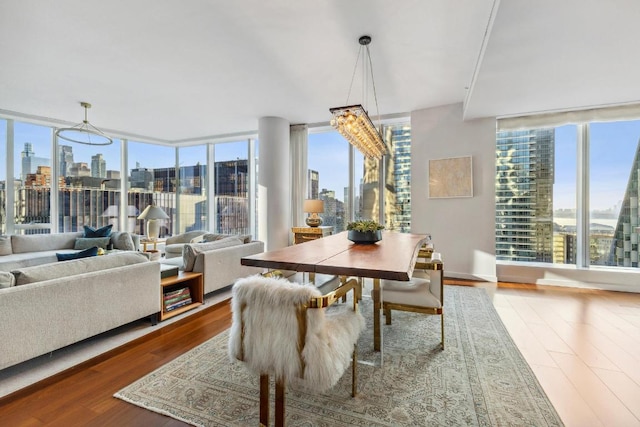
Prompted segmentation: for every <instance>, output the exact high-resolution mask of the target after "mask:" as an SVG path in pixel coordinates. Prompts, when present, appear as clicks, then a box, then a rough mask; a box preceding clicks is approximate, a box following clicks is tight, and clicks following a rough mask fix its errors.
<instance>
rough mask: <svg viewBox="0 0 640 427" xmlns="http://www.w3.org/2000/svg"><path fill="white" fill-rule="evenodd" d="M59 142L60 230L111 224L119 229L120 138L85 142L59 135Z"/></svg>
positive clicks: (65, 230)
mask: <svg viewBox="0 0 640 427" xmlns="http://www.w3.org/2000/svg"><path fill="white" fill-rule="evenodd" d="M57 145H58V148H57V151H58V159H57V162H58V231H60V232H68V231H82V229H83V226H85V225H87V226H91V227H102V226H105V225H107V224H112V227H113V228H112V230H113V231H116V230H119V221H118V219H119V217H120V212H119V208H120V180H121V179H122V176H121V171H120V154H121V153H120V145H121V144H120V140H118V139H114V141H113V143H112V144H110V145H85V144H78V143H74V142H68V141H65V140H63V139H60V138H58V139H57ZM124 179H126V176H125V177H124Z"/></svg>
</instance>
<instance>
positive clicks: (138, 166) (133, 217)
mask: <svg viewBox="0 0 640 427" xmlns="http://www.w3.org/2000/svg"><path fill="white" fill-rule="evenodd" d="M127 152H128V160H129V171H128V173H129V175H128V178H129V186H128V192H127V203H128V209H127V211H128V218H127V221H128V223H127V231H133V232H135V233H137V234H141V235H145V234H146V231H145V222H144V220H139V219H137V217H138V215H139V214H140V213H141V212H143V211H144V209H145V208H146V207H147V206H148V205H156V206H158V207H159V208H161V209H162V210H163V211H164V212H165V213H166V214H167V215H168V216H169V219H161V220H159V221H160V222H161V223H160V235H159V237H164V236H166V235H172V234H174V230H173V224H174V221H175V217H176V166H175V165H176V149H175V148H174V147H166V146H162V145H152V144H145V143H142V142H135V141H129V142H128V143H127Z"/></svg>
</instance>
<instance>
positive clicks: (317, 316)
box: [229, 276, 364, 392]
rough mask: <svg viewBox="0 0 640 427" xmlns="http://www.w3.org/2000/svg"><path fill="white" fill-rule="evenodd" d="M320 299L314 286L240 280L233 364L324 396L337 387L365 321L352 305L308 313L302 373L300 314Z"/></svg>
mask: <svg viewBox="0 0 640 427" xmlns="http://www.w3.org/2000/svg"><path fill="white" fill-rule="evenodd" d="M320 296H322V295H321V293H320V291H318V289H316V288H315V286H313V285H301V284H298V283H292V282H289V281H287V280H286V279H282V278H266V277H262V276H251V277H247V278H244V279H239V280H238V281H236V283H235V285H234V286H233V290H232V300H231V309H232V311H233V324H232V326H231V331H230V335H229V356H230V357H231V359H232V360H235V359H238V360H243V361H244V362H245V363H246V365H247V367H248V368H249V369H250V370H251V371H253V372H254V373H256V374H258V375H262V374H269V375H273V376H275V378H276V379H282V380H284V381H285V382H286V383H287V385H290V386H292V387H294V388H305V389H307V390H313V391H316V392H322V391H325V390H327V389H329V388H331V387H333V386H334V385H335V384H336V382H338V380H339V379H340V377H342V374H343V373H344V371H345V370H346V368H347V367H348V366H349V363H350V361H351V357H352V353H353V348H354V345H355V343H356V342H357V340H358V336H359V335H360V332H361V331H362V329H363V328H364V319H363V318H362V315H361V314H360V313H359V312H355V311H353V308H352V307H351V306H350V305H349V304H342V305H334V306H332V307H330V308H328V309H307V310H306V312H307V326H306V336H305V343H304V348H303V349H302V360H303V361H304V365H305V366H304V372H303V371H302V369H301V360H300V359H301V358H300V354H299V352H298V336H299V333H298V331H299V329H298V317H297V309H298V307H299V306H301V305H304V304H307V303H308V301H309V300H310V299H311V298H314V297H320ZM241 313H243V319H241V318H240V317H241ZM243 325H244V340H243V336H242V332H243V331H242V326H243Z"/></svg>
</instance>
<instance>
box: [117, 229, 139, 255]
mask: <svg viewBox="0 0 640 427" xmlns="http://www.w3.org/2000/svg"><path fill="white" fill-rule="evenodd" d="M111 243H112V244H113V248H114V249H120V250H121V251H135V250H136V245H135V243H133V239H132V238H131V234H129V233H128V232H126V231H120V232H118V231H114V232H113V233H111Z"/></svg>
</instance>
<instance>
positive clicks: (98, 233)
mask: <svg viewBox="0 0 640 427" xmlns="http://www.w3.org/2000/svg"><path fill="white" fill-rule="evenodd" d="M112 227H113V224H109V225H105V226H104V227H100V228H98V229H95V228H93V227H89V226H88V225H85V226H84V237H89V238H91V237H109V236H110V235H111V228H112Z"/></svg>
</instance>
